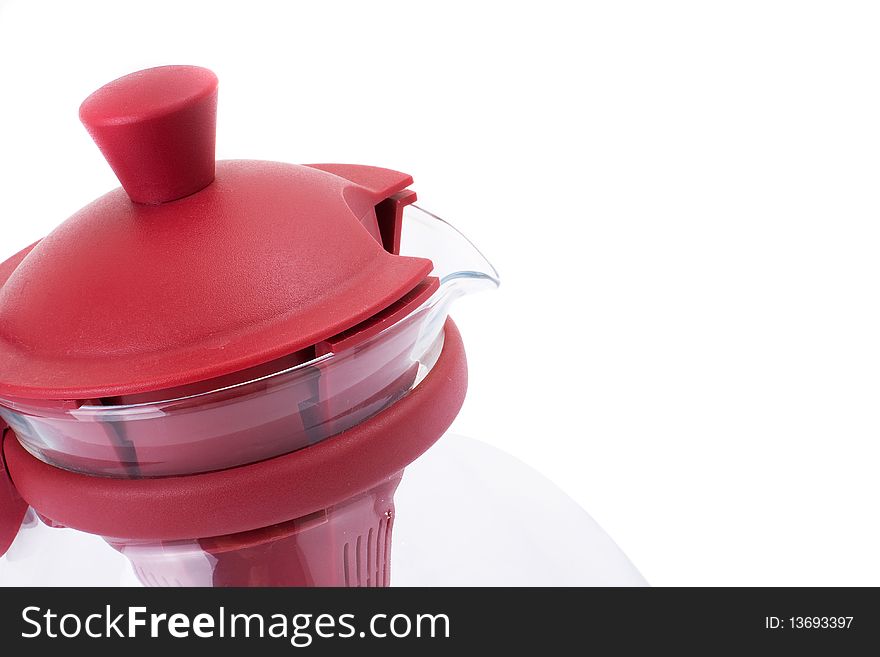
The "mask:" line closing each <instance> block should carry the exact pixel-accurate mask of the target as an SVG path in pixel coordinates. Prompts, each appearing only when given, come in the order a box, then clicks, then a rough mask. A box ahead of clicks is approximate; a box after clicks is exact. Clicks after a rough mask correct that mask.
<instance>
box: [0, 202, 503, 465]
mask: <svg viewBox="0 0 880 657" xmlns="http://www.w3.org/2000/svg"><path fill="white" fill-rule="evenodd" d="M401 253H402V254H404V255H416V256H421V257H425V258H430V259H431V260H432V261H433V263H434V271H433V272H432V275H433V276H436V277H437V278H439V279H440V285H439V288H438V289H437V290H436V292H434V294H433V295H432V296H431V297H430V298H429V299H427V300H426V301H425V303H423V304H422V305H421V306H420V307H419V308H417V309H416V310H414V311H413V312H412V313H410V314H409V315H407V316H406V317H404V318H403V319H401V320H400V321H398V322H396V323H395V324H393V325H391V326H389V327H387V328H385V329H384V330H382V331H381V332H379V333H377V334H376V335H374V336H372V337H369V338H367V339H365V340H363V341H361V342H359V343H357V344H356V345H355V346H353V347H350V348H348V349H345V350H342V351H340V352H339V353H328V354H324V355H321V356H319V357H313V358H310V359H308V360H306V361H305V362H300V363H298V364H296V365H294V366H291V367H288V368H286V369H282V370H280V371H277V372H272V373H269V374H267V375H265V376H260V377H257V378H254V379H250V380H245V381H241V382H237V383H232V384H230V385H225V386H223V387H219V388H217V389H213V390H208V391H204V392H197V393H195V394H188V395H183V396H177V395H175V396H171V397H170V398H167V399H161V400H159V401H143V402H140V403H127V404H114V403H112V402H111V403H107V401H106V400H104V403H102V404H97V403H96V402H95V400H87V401H77V400H68V401H58V402H45V401H29V400H22V399H9V398H5V399H0V416H2V417H3V419H4V420H5V421H6V422H7V423H8V424H9V426H10V427H12V429H13V430H14V431H15V433H16V435H17V436H18V439H19V441H20V442H21V443H22V445H23V446H24V447H25V449H27V450H28V451H29V452H30V453H31V454H33V455H34V456H36V457H37V458H39V459H41V460H43V461H45V462H47V463H50V464H52V465H56V466H58V467H62V468H66V469H69V470H75V471H79V472H87V473H90V474H98V475H105V476H114V477H132V478H135V477H154V476H168V475H176V474H192V473H197V472H206V471H211V470H219V469H223V468H228V467H234V466H238V465H244V464H247V463H252V462H255V461H259V460H263V459H266V458H271V457H274V456H278V455H281V454H286V453H289V452H292V451H295V450H297V449H301V448H303V447H306V446H308V445H311V444H314V443H317V442H319V441H321V440H324V439H326V438H328V437H330V436H333V435H335V434H338V433H340V432H342V431H344V430H346V429H348V428H351V427H352V426H354V425H356V424H358V423H359V422H363V421H364V420H365V419H367V418H369V417H370V416H371V415H374V414H375V413H378V412H379V411H381V410H382V409H384V408H386V407H387V406H389V405H390V404H393V403H394V402H395V401H397V400H398V399H400V398H401V397H402V396H403V395H405V394H406V393H407V392H409V391H410V390H412V389H413V388H414V387H415V386H417V385H418V383H419V382H420V381H421V380H422V379H423V378H424V377H425V376H426V375H427V373H428V372H429V371H430V370H431V367H433V365H434V363H435V362H436V360H437V357H438V356H439V354H440V350H441V349H442V347H443V326H444V323H445V321H446V317H447V315H448V313H449V307H450V304H451V303H452V302H453V301H454V300H455V299H456V298H458V297H460V296H462V295H464V294H468V293H471V292H476V291H479V290H481V289H485V288H491V287H495V286H497V284H498V275H497V273H496V272H495V269H494V268H493V267H492V266H491V265H490V264H489V263H488V261H487V260H486V259H485V258H484V257H483V256H482V254H480V252H479V251H478V250H477V249H476V248H475V247H474V246H473V244H471V243H470V242H469V241H468V240H467V238H465V237H464V236H463V235H462V234H461V233H459V232H458V231H457V230H455V228H453V227H452V226H451V225H450V224H448V223H446V222H445V221H443V220H442V219H440V218H438V217H436V216H434V215H432V214H430V213H429V212H426V211H424V210H422V209H421V208H418V207H415V206H410V207H407V208H406V209H405V212H404V223H403V230H402V235H401Z"/></svg>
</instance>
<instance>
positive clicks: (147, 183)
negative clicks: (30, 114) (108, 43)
mask: <svg viewBox="0 0 880 657" xmlns="http://www.w3.org/2000/svg"><path fill="white" fill-rule="evenodd" d="M79 117H80V120H82V122H83V123H84V124H85V126H86V129H87V130H88V131H89V134H90V135H91V136H92V139H94V140H95V142H96V143H97V144H98V148H100V149H101V152H102V153H103V154H104V157H105V158H106V159H107V162H108V163H109V164H110V166H111V167H112V168H113V171H114V172H115V173H116V177H117V178H119V182H120V183H122V186H123V187H124V188H125V191H126V192H127V193H128V196H129V198H131V200H132V201H134V202H136V203H147V204H153V205H156V204H159V203H166V202H168V201H174V200H176V199H179V198H183V197H184V196H189V195H190V194H194V193H195V192H197V191H199V190H200V189H203V188H205V187H207V186H208V185H210V184H211V182H212V181H213V180H214V143H215V134H216V124H217V76H216V75H214V73H212V72H211V71H209V70H208V69H205V68H200V67H198V66H160V67H158V68H150V69H146V70H144V71H138V72H137V73H132V74H130V75H126V76H125V77H121V78H119V79H118V80H114V81H113V82H110V83H109V84H107V85H105V86H103V87H101V88H100V89H98V90H97V91H96V92H95V93H93V94H92V95H91V96H89V97H88V98H86V100H85V101H84V102H83V104H82V105H81V106H80V108H79Z"/></svg>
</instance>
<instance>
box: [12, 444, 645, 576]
mask: <svg viewBox="0 0 880 657" xmlns="http://www.w3.org/2000/svg"><path fill="white" fill-rule="evenodd" d="M398 481H399V483H400V485H399V487H398V488H397V491H396V492H395V490H394V489H395V487H397V486H398ZM111 545H112V547H111ZM388 584H391V585H392V586H644V585H645V580H644V579H643V578H642V576H641V574H640V573H639V571H638V570H637V569H636V568H635V566H633V564H632V562H630V560H629V559H628V558H627V556H626V555H625V554H624V553H623V552H622V551H621V550H620V548H619V547H618V546H617V545H616V544H615V543H614V541H613V540H612V539H611V537H609V536H608V534H606V533H605V532H604V531H603V530H602V528H601V527H600V526H599V525H598V524H597V523H596V521H595V520H593V519H592V518H591V517H590V516H589V514H587V512H586V511H584V510H583V509H582V508H581V507H580V506H579V505H578V504H577V503H576V502H575V501H574V500H572V499H571V498H570V497H568V496H567V495H565V493H563V492H562V491H561V490H560V489H559V488H558V487H557V486H555V485H554V484H553V483H552V482H551V481H549V480H548V479H546V478H545V477H544V476H542V475H541V474H539V473H538V472H537V471H536V470H534V469H533V468H531V467H529V466H527V465H526V464H524V463H523V462H521V461H519V460H517V459H515V458H514V457H512V456H511V455H509V454H507V453H505V452H503V451H501V450H499V449H497V448H495V447H492V446H490V445H487V444H486V443H483V442H480V441H477V440H473V439H470V438H464V437H462V436H457V435H454V434H447V435H446V436H443V437H442V438H441V439H440V440H439V442H438V443H437V444H436V445H435V446H434V447H432V448H431V449H430V450H428V452H427V453H426V454H424V455H423V456H422V457H420V458H419V459H418V460H416V461H415V463H413V464H412V465H410V466H409V467H408V468H407V469H406V471H405V473H404V475H403V479H402V481H400V480H399V477H392V478H391V479H389V480H388V481H387V482H384V483H383V484H380V485H379V486H376V487H375V488H373V489H371V490H369V491H366V492H364V493H360V494H358V495H355V496H353V497H352V498H351V499H349V500H346V501H343V502H341V503H340V504H337V505H335V506H334V507H331V508H330V509H326V510H324V511H321V512H319V513H316V514H312V515H310V516H308V517H306V518H299V519H297V520H293V521H290V522H288V523H283V524H281V525H275V526H273V527H267V528H265V529H261V530H256V531H254V532H246V533H244V534H233V535H231V536H224V537H218V538H212V539H193V540H189V541H173V542H169V541H166V542H158V541H154V542H148V541H140V542H138V541H120V540H118V539H103V538H101V537H99V536H94V535H91V534H85V533H83V532H78V531H74V530H73V529H56V528H51V527H48V526H46V525H45V524H43V523H42V522H40V521H39V520H38V519H37V518H36V517H35V516H34V515H33V513H32V512H31V513H30V514H29V516H28V518H27V519H26V521H25V524H24V526H23V527H22V529H21V531H20V532H19V534H18V536H17V537H16V539H15V541H14V542H13V543H12V546H11V547H10V548H9V551H8V552H7V553H6V556H4V557H0V586H120V585H121V586H265V585H305V586H346V585H347V586H386V585H388Z"/></svg>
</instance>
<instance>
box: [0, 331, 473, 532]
mask: <svg viewBox="0 0 880 657" xmlns="http://www.w3.org/2000/svg"><path fill="white" fill-rule="evenodd" d="M466 389H467V362H466V359H465V353H464V345H463V343H462V340H461V335H460V334H459V332H458V329H457V328H456V326H455V324H454V323H453V322H452V320H451V319H450V320H447V322H446V328H445V341H444V345H443V350H442V352H441V354H440V357H439V359H438V361H437V363H436V364H435V365H434V367H433V368H432V370H431V372H430V373H429V374H428V376H427V377H426V378H425V380H424V381H422V382H421V383H420V384H419V385H418V387H416V388H415V389H414V390H413V391H412V392H410V393H409V394H408V395H406V396H405V397H403V398H402V399H401V400H400V401H398V402H396V403H395V404H393V405H391V406H390V407H388V408H387V409H385V410H384V411H382V412H380V413H378V414H377V415H375V416H373V417H372V418H370V419H369V420H367V421H366V422H363V423H361V424H359V425H357V426H355V427H353V428H351V429H349V430H347V431H344V432H343V433H341V434H339V435H338V436H334V437H332V438H328V439H327V440H324V441H322V442H320V443H317V444H315V445H312V446H310V447H306V448H304V449H301V450H299V451H296V452H292V453H290V454H285V455H283V456H278V457H276V458H273V459H269V460H266V461H260V462H259V463H252V464H250V465H245V466H241V467H238V468H231V469H228V470H220V471H217V472H209V473H204V474H197V475H187V476H180V477H159V478H154V479H114V478H109V477H95V476H90V475H84V474H80V473H76V472H70V471H68V470H62V469H60V468H56V467H53V466H51V465H48V464H46V463H43V462H42V461H40V460H39V459H37V458H35V457H33V456H32V455H31V454H29V453H28V452H27V451H25V450H24V448H23V447H22V446H21V444H20V443H19V442H18V440H13V439H12V433H11V432H9V434H10V436H9V437H10V439H9V440H6V441H5V443H4V450H5V454H6V460H7V463H8V466H9V473H10V475H11V477H12V480H13V481H14V482H15V486H16V487H17V488H18V491H19V492H20V493H21V496H22V497H23V498H24V499H25V500H26V501H27V502H28V503H29V504H30V505H31V506H32V507H33V508H34V509H35V510H36V511H38V512H39V513H40V514H41V515H43V516H46V517H48V518H51V519H52V520H54V521H56V522H58V523H61V524H63V525H66V526H68V527H72V528H74V529H79V530H82V531H86V532H89V533H92V534H100V535H101V536H106V537H111V538H126V539H145V540H178V539H192V538H204V537H210V536H221V535H225V534H232V533H236V532H243V531H250V530H253V529H259V528H261V527H268V526H270V525H274V524H277V523H280V522H285V521H287V520H290V519H292V518H298V517H301V516H305V515H308V514H310V513H313V512H315V511H318V510H320V509H324V508H327V507H328V506H331V505H333V504H335V503H337V502H340V501H342V500H344V499H347V498H349V497H351V496H352V495H355V494H357V493H360V492H362V491H365V490H368V489H369V488H372V487H373V486H376V485H377V484H379V483H380V482H382V481H383V480H385V479H387V478H388V477H389V476H391V475H393V474H394V473H397V472H399V471H400V470H402V469H403V468H405V467H406V466H407V465H409V464H410V463H411V462H412V461H414V460H415V459H416V458H418V457H419V456H420V455H421V454H422V453H423V452H425V450H427V449H428V448H429V447H430V446H431V445H433V444H434V442H435V441H436V440H437V439H438V438H439V437H440V436H441V435H442V434H443V433H444V432H445V431H446V429H447V428H448V427H449V425H450V424H451V423H452V420H453V419H454V418H455V416H456V415H457V414H458V411H459V409H460V408H461V405H462V403H463V402H464V396H465V391H466ZM22 513H23V512H22ZM19 521H20V518H19ZM16 531H17V526H16Z"/></svg>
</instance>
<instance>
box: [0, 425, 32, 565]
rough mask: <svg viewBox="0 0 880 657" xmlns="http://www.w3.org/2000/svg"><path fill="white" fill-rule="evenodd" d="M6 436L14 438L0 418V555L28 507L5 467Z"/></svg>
mask: <svg viewBox="0 0 880 657" xmlns="http://www.w3.org/2000/svg"><path fill="white" fill-rule="evenodd" d="M7 436H8V438H9V440H15V436H14V435H13V433H12V431H11V430H10V429H9V427H7V426H6V424H5V423H4V422H3V420H0V557H2V556H3V555H4V554H6V550H8V549H9V546H10V545H12V541H14V540H15V537H16V536H17V535H18V530H19V528H20V527H21V521H22V520H23V519H24V514H25V513H26V512H27V508H28V505H27V503H26V502H25V501H24V500H23V499H22V498H21V495H19V494H18V491H17V490H16V489H15V484H13V483H12V479H11V478H10V477H9V471H8V470H7V469H6V459H5V457H4V455H3V443H4V442H5V441H6V439H7Z"/></svg>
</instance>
